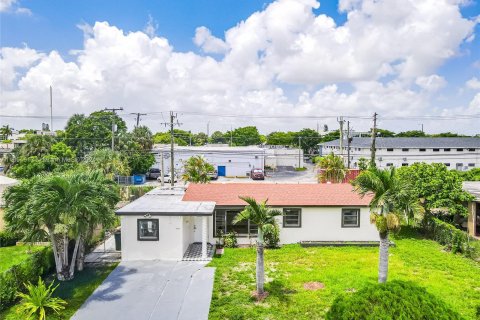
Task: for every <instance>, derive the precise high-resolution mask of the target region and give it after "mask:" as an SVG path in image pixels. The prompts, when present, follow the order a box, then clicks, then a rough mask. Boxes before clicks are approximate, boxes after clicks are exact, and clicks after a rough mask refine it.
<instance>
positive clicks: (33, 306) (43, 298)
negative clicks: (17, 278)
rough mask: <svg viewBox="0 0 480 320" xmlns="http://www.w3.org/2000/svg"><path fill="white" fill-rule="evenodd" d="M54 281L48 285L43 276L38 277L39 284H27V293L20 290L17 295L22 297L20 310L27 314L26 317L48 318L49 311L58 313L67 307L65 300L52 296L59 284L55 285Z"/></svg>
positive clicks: (44, 319) (39, 319) (43, 319)
mask: <svg viewBox="0 0 480 320" xmlns="http://www.w3.org/2000/svg"><path fill="white" fill-rule="evenodd" d="M53 284H54V282H53V281H52V283H50V285H49V286H48V287H47V286H46V285H45V282H43V280H42V278H40V277H38V283H37V285H33V284H32V283H31V282H28V283H26V284H25V288H26V289H27V293H22V292H18V293H17V297H19V298H21V299H22V301H20V304H19V306H18V311H19V312H20V313H21V314H22V315H23V316H25V319H38V320H46V319H47V314H48V312H49V311H53V312H55V313H57V314H58V311H60V310H63V309H65V305H66V304H67V303H66V302H65V300H63V299H61V298H57V297H52V295H53V292H54V291H55V290H56V289H57V288H58V285H57V286H55V287H53Z"/></svg>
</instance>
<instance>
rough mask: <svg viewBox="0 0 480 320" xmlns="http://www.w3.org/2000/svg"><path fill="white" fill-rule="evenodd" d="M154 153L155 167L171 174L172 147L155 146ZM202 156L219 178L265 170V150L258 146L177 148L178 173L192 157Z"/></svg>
mask: <svg viewBox="0 0 480 320" xmlns="http://www.w3.org/2000/svg"><path fill="white" fill-rule="evenodd" d="M152 153H153V154H154V155H155V160H156V164H155V167H156V168H159V169H161V159H162V155H163V159H164V161H163V166H164V170H165V172H170V145H155V146H154V148H153V150H152ZM195 155H202V156H204V157H205V159H206V160H207V161H208V162H209V163H211V164H212V165H213V166H214V167H215V169H216V170H217V172H218V175H219V176H238V177H241V176H248V175H249V174H250V170H252V169H254V168H256V169H264V165H265V155H266V152H265V149H262V148H259V147H257V146H248V147H226V146H201V147H196V146H175V148H174V164H175V171H176V172H177V173H179V172H182V170H183V163H184V162H185V161H187V160H188V159H189V158H190V157H192V156H195Z"/></svg>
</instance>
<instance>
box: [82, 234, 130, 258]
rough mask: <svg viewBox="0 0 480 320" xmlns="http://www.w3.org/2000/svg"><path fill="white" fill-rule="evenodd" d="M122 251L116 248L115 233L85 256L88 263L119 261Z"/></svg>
mask: <svg viewBox="0 0 480 320" xmlns="http://www.w3.org/2000/svg"><path fill="white" fill-rule="evenodd" d="M121 257H122V255H121V251H116V250H115V237H114V236H113V234H112V235H111V236H110V237H108V238H107V239H106V240H105V242H103V243H101V244H99V245H98V246H97V247H96V248H95V249H94V250H93V251H92V252H90V253H89V254H87V256H86V257H85V263H88V264H109V263H114V262H119V261H120V259H121Z"/></svg>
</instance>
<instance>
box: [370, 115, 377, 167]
mask: <svg viewBox="0 0 480 320" xmlns="http://www.w3.org/2000/svg"><path fill="white" fill-rule="evenodd" d="M376 139H377V113H376V112H375V113H374V114H373V128H372V146H371V148H370V152H371V155H370V166H371V167H376V166H377V165H376V163H375V152H376V147H375V140H376Z"/></svg>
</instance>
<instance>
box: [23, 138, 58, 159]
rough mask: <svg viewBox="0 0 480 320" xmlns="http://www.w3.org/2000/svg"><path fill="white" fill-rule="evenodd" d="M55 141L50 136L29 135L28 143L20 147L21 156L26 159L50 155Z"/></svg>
mask: <svg viewBox="0 0 480 320" xmlns="http://www.w3.org/2000/svg"><path fill="white" fill-rule="evenodd" d="M54 143H55V139H54V138H53V137H52V136H48V135H27V143H25V144H24V145H23V146H21V147H20V151H19V154H20V156H24V157H32V156H36V157H42V156H45V155H48V154H50V152H51V149H52V146H53V144H54Z"/></svg>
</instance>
